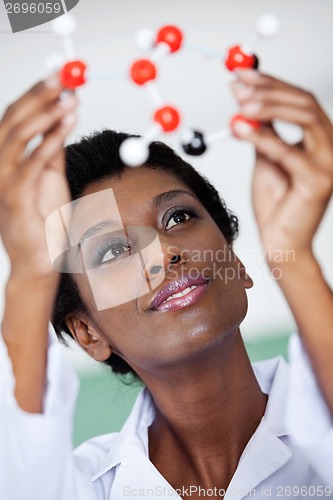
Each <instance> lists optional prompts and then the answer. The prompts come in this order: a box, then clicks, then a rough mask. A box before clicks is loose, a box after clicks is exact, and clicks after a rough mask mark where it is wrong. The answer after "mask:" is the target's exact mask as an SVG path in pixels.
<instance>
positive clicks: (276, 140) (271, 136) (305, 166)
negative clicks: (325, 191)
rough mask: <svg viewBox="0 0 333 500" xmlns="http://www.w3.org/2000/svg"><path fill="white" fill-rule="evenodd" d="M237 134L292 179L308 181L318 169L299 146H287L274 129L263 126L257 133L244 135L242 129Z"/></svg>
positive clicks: (252, 132)
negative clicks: (297, 178)
mask: <svg viewBox="0 0 333 500" xmlns="http://www.w3.org/2000/svg"><path fill="white" fill-rule="evenodd" d="M236 126H237V124H236ZM236 133H237V135H239V136H241V137H243V138H246V139H247V140H249V141H250V142H252V144H253V145H254V146H255V148H256V152H257V155H259V156H262V157H264V158H265V159H266V160H268V161H269V162H272V163H274V164H275V165H278V166H280V168H282V169H283V170H284V171H285V172H286V173H288V175H289V176H291V177H292V178H295V177H299V178H304V179H306V178H307V177H309V176H313V175H315V173H316V169H315V168H314V167H313V165H312V163H311V162H310V161H309V159H308V156H307V155H306V154H305V153H304V151H302V150H301V149H300V148H299V147H298V146H292V145H289V144H286V143H285V142H284V141H282V139H280V137H279V136H278V135H277V134H276V132H275V131H274V129H273V128H272V127H265V126H262V127H261V128H260V129H258V130H257V131H251V132H248V133H244V130H243V129H240V130H239V131H238V130H236Z"/></svg>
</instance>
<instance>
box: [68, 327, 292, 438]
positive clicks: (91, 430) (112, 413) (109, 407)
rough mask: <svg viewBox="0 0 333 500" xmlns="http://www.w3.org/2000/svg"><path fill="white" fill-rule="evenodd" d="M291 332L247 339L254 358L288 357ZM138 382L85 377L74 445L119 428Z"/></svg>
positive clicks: (103, 376) (105, 375) (104, 375)
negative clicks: (259, 338) (258, 338)
mask: <svg viewBox="0 0 333 500" xmlns="http://www.w3.org/2000/svg"><path fill="white" fill-rule="evenodd" d="M287 343H288V335H286V334H284V335H279V336H271V337H269V338H265V339H261V340H260V341H259V340H255V341H251V342H249V341H246V342H245V345H246V348H247V350H248V353H249V356H250V358H251V360H252V361H258V360H260V359H268V358H272V357H274V356H278V355H283V356H284V357H285V358H287ZM140 389H141V386H140V385H139V384H138V383H135V384H134V385H128V384H124V383H123V382H122V381H121V379H119V377H117V376H115V375H113V374H112V373H111V372H109V371H108V370H105V371H104V370H103V372H102V373H98V374H94V375H91V376H82V377H81V388H80V393H79V398H78V402H77V408H76V414H75V421H74V445H75V446H77V445H79V444H80V443H82V442H83V441H85V440H87V439H89V438H90V437H93V436H96V435H100V434H106V433H108V432H116V431H119V430H120V429H121V427H122V425H123V423H124V421H125V420H126V418H127V416H128V414H129V412H130V410H131V408H132V406H133V403H134V400H135V398H136V396H137V394H138V392H139V391H140Z"/></svg>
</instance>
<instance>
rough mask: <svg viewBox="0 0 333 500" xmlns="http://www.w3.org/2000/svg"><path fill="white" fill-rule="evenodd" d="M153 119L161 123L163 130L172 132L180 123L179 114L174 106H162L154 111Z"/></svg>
mask: <svg viewBox="0 0 333 500" xmlns="http://www.w3.org/2000/svg"><path fill="white" fill-rule="evenodd" d="M154 120H155V122H157V123H159V124H160V125H161V127H162V129H163V131H164V132H172V131H173V130H176V128H177V127H178V125H179V123H180V115H179V113H178V111H177V110H176V108H173V107H172V106H164V107H163V108H159V109H157V110H156V111H155V114H154Z"/></svg>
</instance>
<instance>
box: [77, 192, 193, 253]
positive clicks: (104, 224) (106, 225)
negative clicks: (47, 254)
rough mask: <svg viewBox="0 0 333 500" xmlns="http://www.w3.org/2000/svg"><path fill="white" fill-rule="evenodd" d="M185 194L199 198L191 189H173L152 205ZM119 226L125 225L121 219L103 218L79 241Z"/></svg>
mask: <svg viewBox="0 0 333 500" xmlns="http://www.w3.org/2000/svg"><path fill="white" fill-rule="evenodd" d="M184 194H186V195H189V196H191V197H192V198H194V199H195V200H197V198H196V196H194V194H192V193H190V192H189V191H185V190H183V189H173V190H172V191H166V192H165V193H161V194H159V195H157V196H155V198H153V200H152V205H153V207H154V208H159V207H160V206H161V205H163V203H167V202H169V201H172V200H175V199H176V198H180V197H181V196H183V195H184ZM115 227H117V228H118V229H123V228H124V227H123V226H120V225H119V221H117V220H115V219H106V220H102V221H101V222H98V223H97V224H95V225H94V226H92V227H90V228H89V229H87V231H85V232H84V233H83V234H82V235H81V237H80V239H79V242H78V243H82V242H83V241H85V240H87V239H88V238H91V237H93V236H95V235H96V233H98V232H99V231H101V230H103V229H111V228H115Z"/></svg>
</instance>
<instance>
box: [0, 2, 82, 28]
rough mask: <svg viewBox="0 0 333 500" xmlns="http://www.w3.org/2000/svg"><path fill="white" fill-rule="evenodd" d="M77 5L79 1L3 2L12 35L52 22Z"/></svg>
mask: <svg viewBox="0 0 333 500" xmlns="http://www.w3.org/2000/svg"><path fill="white" fill-rule="evenodd" d="M78 3H79V0H52V1H49V0H48V1H47V0H36V1H28V2H25V1H22V0H20V1H12V2H8V1H6V0H4V5H5V9H6V12H7V15H8V19H9V22H10V26H11V28H12V32H13V33H17V32H19V31H24V30H27V29H29V28H34V27H35V26H39V25H40V24H44V23H48V22H49V21H53V20H54V19H56V18H57V17H60V16H62V15H63V14H66V12H69V11H70V10H72V9H73V8H74V7H75V6H76V5H77V4H78Z"/></svg>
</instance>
